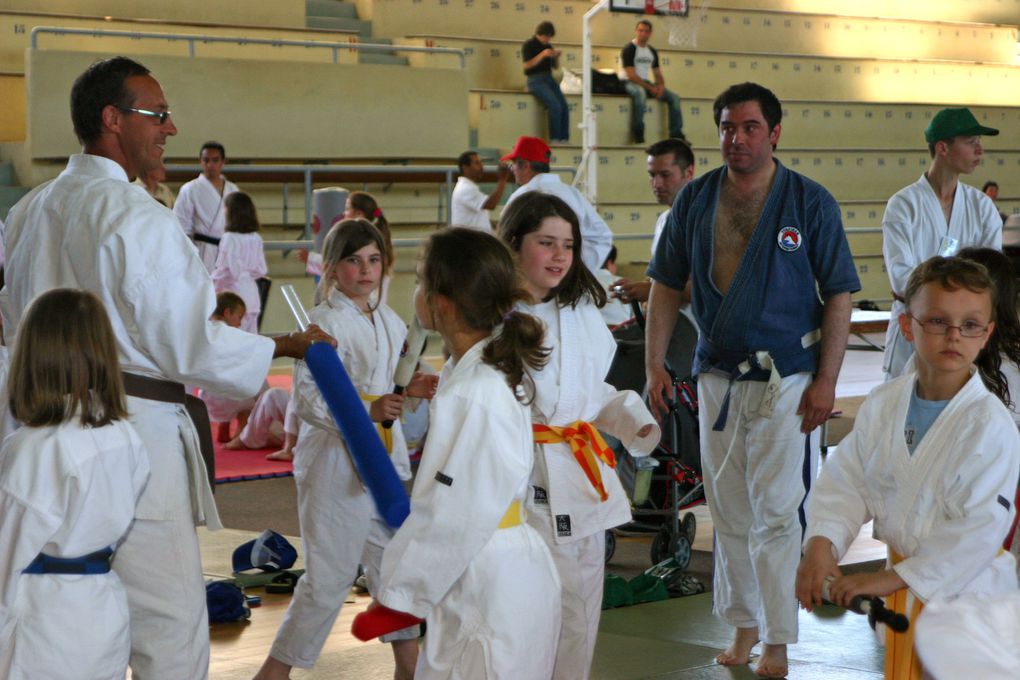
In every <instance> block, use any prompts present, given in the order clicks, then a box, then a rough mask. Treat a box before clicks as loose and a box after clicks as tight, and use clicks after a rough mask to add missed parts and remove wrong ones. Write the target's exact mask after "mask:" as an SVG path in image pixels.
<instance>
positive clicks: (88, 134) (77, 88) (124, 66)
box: [71, 57, 149, 146]
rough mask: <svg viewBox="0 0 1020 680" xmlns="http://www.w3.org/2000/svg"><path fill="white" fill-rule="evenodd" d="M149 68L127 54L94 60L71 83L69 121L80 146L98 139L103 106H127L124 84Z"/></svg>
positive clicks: (130, 100)
mask: <svg viewBox="0 0 1020 680" xmlns="http://www.w3.org/2000/svg"><path fill="white" fill-rule="evenodd" d="M147 75H149V69H147V68H145V67H144V66H142V65H141V64H139V63H138V62H137V61H134V60H132V59H128V58H127V57H113V58H112V59H104V60H102V61H97V62H95V63H93V64H92V65H91V66H89V67H88V68H87V69H85V72H84V73H82V74H81V75H80V76H78V77H77V78H76V79H75V81H74V85H72V86H71V123H72V124H73V125H74V134H75V135H76V136H77V137H78V141H79V142H81V144H82V146H88V145H90V144H92V143H94V142H96V141H98V139H99V137H100V135H101V134H102V131H103V109H104V108H106V107H107V106H111V105H112V106H116V107H118V108H127V107H129V106H131V104H133V103H134V93H133V92H131V91H129V90H128V88H127V87H125V85H124V83H125V82H126V81H127V79H128V78H131V77H133V76H147Z"/></svg>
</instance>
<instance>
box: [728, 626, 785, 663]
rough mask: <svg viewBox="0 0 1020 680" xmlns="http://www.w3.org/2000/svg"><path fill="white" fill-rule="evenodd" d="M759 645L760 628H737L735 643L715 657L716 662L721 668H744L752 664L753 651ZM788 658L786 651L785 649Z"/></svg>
mask: <svg viewBox="0 0 1020 680" xmlns="http://www.w3.org/2000/svg"><path fill="white" fill-rule="evenodd" d="M756 644H758V628H757V627H755V628H737V629H736V632H735V634H734V635H733V642H732V643H730V646H729V647H727V648H726V649H725V650H723V651H722V652H719V653H718V654H716V656H715V662H716V663H717V664H719V665H721V666H743V665H744V664H747V663H751V649H752V648H753V647H754V646H755V645H756ZM783 658H784V659H785V658H786V649H785V648H784V649H783Z"/></svg>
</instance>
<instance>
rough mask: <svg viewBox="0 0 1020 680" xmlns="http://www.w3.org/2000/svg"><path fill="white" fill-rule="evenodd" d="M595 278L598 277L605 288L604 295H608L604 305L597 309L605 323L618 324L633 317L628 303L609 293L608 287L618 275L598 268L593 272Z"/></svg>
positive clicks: (617, 278)
mask: <svg viewBox="0 0 1020 680" xmlns="http://www.w3.org/2000/svg"><path fill="white" fill-rule="evenodd" d="M595 278H596V279H598V282H599V283H601V284H602V287H603V288H605V289H606V295H607V296H609V297H608V299H607V300H606V304H605V306H604V307H603V308H602V309H600V310H599V312H600V313H601V314H602V320H603V321H604V322H605V324H606V325H607V326H618V325H620V324H621V323H623V322H624V321H629V320H630V319H632V318H633V317H634V313H633V310H632V309H631V308H630V305H629V304H624V303H623V302H621V301H620V298H616V297H612V296H611V295H609V287H610V286H612V285H613V283H615V282H616V281H618V280H619V278H620V277H619V276H617V275H616V274H614V273H612V272H611V271H609V270H608V269H600V270H598V271H597V272H595Z"/></svg>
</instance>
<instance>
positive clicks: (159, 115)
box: [117, 106, 170, 125]
mask: <svg viewBox="0 0 1020 680" xmlns="http://www.w3.org/2000/svg"><path fill="white" fill-rule="evenodd" d="M117 108H118V109H120V110H121V111H124V112H125V113H127V112H130V113H137V114H138V115H139V116H148V117H149V118H156V119H157V120H159V124H160V125H162V124H164V123H165V122H166V121H167V119H168V118H170V112H169V111H146V110H145V109H133V108H131V107H130V106H118V107H117Z"/></svg>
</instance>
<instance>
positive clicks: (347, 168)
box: [166, 164, 650, 239]
mask: <svg viewBox="0 0 1020 680" xmlns="http://www.w3.org/2000/svg"><path fill="white" fill-rule="evenodd" d="M166 169H167V172H174V173H178V172H179V173H194V174H195V175H197V174H198V173H200V172H202V168H201V166H198V165H167V166H166ZM485 169H486V171H488V172H496V171H497V170H498V168H497V167H496V166H487V167H486V168H485ZM551 170H552V172H556V173H561V172H567V173H573V172H574V171H575V170H576V168H574V167H572V166H566V165H564V166H555V167H553V168H551ZM337 173H345V174H352V175H364V176H365V178H366V179H367V178H370V177H371V176H372V175H408V176H414V175H421V176H429V175H433V176H434V175H442V177H443V185H442V186H443V187H444V189H445V190H444V192H443V194H442V195H441V199H442V198H445V201H444V200H439V201H438V205H437V213H436V221H437V222H439V223H441V224H447V225H449V224H450V221H451V219H452V211H451V210H450V205H451V201H452V197H453V180H454V177H455V176H456V175H457V174H458V170H457V167H456V166H453V165H329V164H317V165H230V166H228V167H227V168H226V171H225V174H228V175H246V174H247V175H256V174H297V175H300V176H301V178H302V184H303V185H304V199H305V228H304V232H303V236H304V238H305V239H308V238H310V237H311V234H312V215H313V212H314V211H313V209H312V192H313V190H314V187H313V183H314V180H315V175H316V174H318V175H324V174H337ZM283 188H284V191H283V209H284V215H286V214H287V210H288V209H289V192H288V191H287V183H286V182H283ZM649 238H650V237H649Z"/></svg>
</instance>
